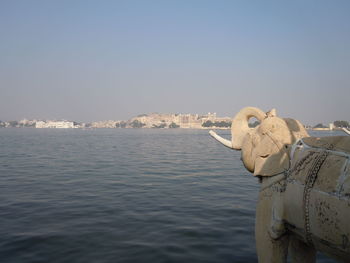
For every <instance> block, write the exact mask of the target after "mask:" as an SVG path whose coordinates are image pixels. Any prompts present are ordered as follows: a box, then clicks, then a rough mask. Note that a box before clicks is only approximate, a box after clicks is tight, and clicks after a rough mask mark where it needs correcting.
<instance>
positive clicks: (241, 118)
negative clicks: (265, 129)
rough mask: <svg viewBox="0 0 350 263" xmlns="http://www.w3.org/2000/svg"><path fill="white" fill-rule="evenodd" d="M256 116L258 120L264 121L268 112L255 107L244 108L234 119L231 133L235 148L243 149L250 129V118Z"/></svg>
mask: <svg viewBox="0 0 350 263" xmlns="http://www.w3.org/2000/svg"><path fill="white" fill-rule="evenodd" d="M253 117H255V118H256V119H257V120H258V121H260V122H262V120H263V119H265V117H266V114H265V113H264V112H263V111H262V110H260V109H258V108H255V107H246V108H243V109H242V110H241V111H240V112H238V113H237V115H236V116H235V117H234V119H233V120H232V126H231V135H232V139H231V142H232V148H233V149H235V150H241V149H242V144H243V139H244V137H245V136H246V134H247V133H248V132H249V131H250V128H249V126H248V123H249V119H250V118H253Z"/></svg>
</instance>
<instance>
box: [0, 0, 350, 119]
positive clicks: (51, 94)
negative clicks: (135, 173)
mask: <svg viewBox="0 0 350 263" xmlns="http://www.w3.org/2000/svg"><path fill="white" fill-rule="evenodd" d="M349 11H350V2H348V1H307V2H306V1H293V2H281V1H194V0H189V1H17V0H11V1H1V3H0V36H1V44H0V57H1V59H0V97H1V103H0V120H3V121H6V120H20V119H23V118H27V119H67V120H74V121H82V122H90V121H100V120H108V119H112V120H127V119H130V118H132V117H134V116H136V115H139V114H142V113H146V114H147V113H151V112H159V113H198V114H205V113H207V112H216V113H217V115H218V116H222V117H224V116H228V117H232V116H234V115H235V114H236V113H237V112H238V111H239V110H240V109H241V108H243V107H246V106H255V107H259V108H261V109H262V110H264V111H268V110H270V109H272V108H276V109H277V113H278V115H279V116H281V117H291V118H295V119H298V120H300V121H301V122H302V123H303V124H307V125H315V124H317V123H323V124H328V123H330V122H333V121H335V120H346V121H349V120H350V118H349V110H350V106H349V105H350V104H349V98H350V87H349V86H350V85H349V84H350V16H349Z"/></svg>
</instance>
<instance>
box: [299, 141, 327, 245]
mask: <svg viewBox="0 0 350 263" xmlns="http://www.w3.org/2000/svg"><path fill="white" fill-rule="evenodd" d="M333 148H334V145H333V144H329V145H328V147H326V149H325V150H323V151H322V152H321V153H320V154H319V155H317V156H316V159H315V161H314V162H313V163H312V166H311V168H310V169H309V170H308V172H307V175H306V178H305V188H304V193H303V207H304V227H305V237H306V241H307V242H308V243H309V244H312V236H311V226H310V193H311V189H312V187H313V186H314V184H315V182H316V179H317V175H318V172H319V171H320V169H321V167H322V165H323V163H324V162H325V160H326V159H327V157H328V155H329V153H330V150H332V149H333Z"/></svg>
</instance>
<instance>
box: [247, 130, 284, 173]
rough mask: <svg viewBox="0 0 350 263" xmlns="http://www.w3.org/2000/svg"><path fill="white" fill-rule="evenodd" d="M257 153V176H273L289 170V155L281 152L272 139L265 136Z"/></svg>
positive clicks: (255, 170) (255, 169) (255, 171)
mask: <svg viewBox="0 0 350 263" xmlns="http://www.w3.org/2000/svg"><path fill="white" fill-rule="evenodd" d="M255 151H256V152H255V167H254V175H255V176H273V175H275V174H278V173H281V172H283V171H284V170H285V169H288V167H289V157H288V155H287V154H286V152H285V151H281V149H279V148H278V147H277V145H276V144H274V143H273V142H272V141H271V138H270V137H268V136H266V135H265V136H263V138H262V140H261V141H260V145H259V147H258V148H256V149H255Z"/></svg>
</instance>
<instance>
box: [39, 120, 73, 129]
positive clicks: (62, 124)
mask: <svg viewBox="0 0 350 263" xmlns="http://www.w3.org/2000/svg"><path fill="white" fill-rule="evenodd" d="M35 128H58V129H68V128H74V122H72V121H47V122H46V121H38V122H36V124H35Z"/></svg>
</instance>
